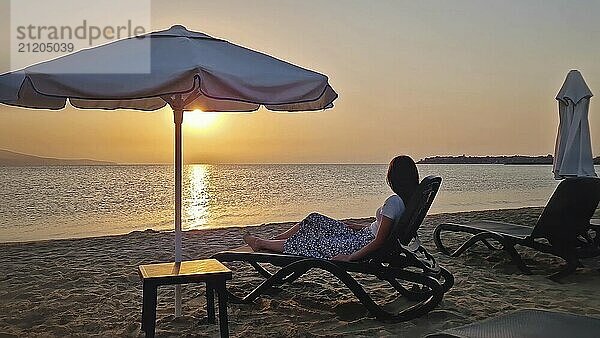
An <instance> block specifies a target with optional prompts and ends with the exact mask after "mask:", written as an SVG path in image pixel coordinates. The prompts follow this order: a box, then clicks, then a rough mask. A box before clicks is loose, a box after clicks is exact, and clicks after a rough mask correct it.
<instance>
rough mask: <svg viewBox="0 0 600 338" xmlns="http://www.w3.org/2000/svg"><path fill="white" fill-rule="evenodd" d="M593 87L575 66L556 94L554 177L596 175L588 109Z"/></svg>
mask: <svg viewBox="0 0 600 338" xmlns="http://www.w3.org/2000/svg"><path fill="white" fill-rule="evenodd" d="M593 95H594V94H592V91H591V90H590V88H589V87H588V86H587V84H586V83H585V80H584V79H583V76H581V73H580V72H579V71H577V70H571V71H570V72H569V74H567V78H566V79H565V82H564V83H563V85H562V88H561V89H560V91H559V92H558V94H557V95H556V100H558V113H559V117H560V124H559V126H558V135H557V137H556V146H555V148H554V165H553V170H552V171H553V172H554V178H556V179H563V178H567V177H578V176H596V172H595V171H594V161H593V157H592V142H591V139H590V124H589V121H588V109H589V106H590V98H591V97H592V96H593Z"/></svg>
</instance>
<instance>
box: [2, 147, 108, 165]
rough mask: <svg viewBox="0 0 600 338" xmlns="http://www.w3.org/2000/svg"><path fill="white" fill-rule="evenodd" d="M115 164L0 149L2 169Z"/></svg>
mask: <svg viewBox="0 0 600 338" xmlns="http://www.w3.org/2000/svg"><path fill="white" fill-rule="evenodd" d="M111 164H116V163H115V162H108V161H96V160H88V159H61V158H52V157H40V156H34V155H27V154H21V153H15V152H12V151H8V150H3V149H0V167H24V166H53V165H111Z"/></svg>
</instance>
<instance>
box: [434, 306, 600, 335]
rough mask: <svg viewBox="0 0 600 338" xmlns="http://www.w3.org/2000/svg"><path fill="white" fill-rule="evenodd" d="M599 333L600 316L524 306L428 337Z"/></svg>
mask: <svg viewBox="0 0 600 338" xmlns="http://www.w3.org/2000/svg"><path fill="white" fill-rule="evenodd" d="M599 335H600V319H599V318H593V317H587V316H581V315H575V314H570V313H561V312H552V311H546V310H537V309H524V310H518V311H515V312H511V313H509V314H505V315H501V316H497V317H493V318H489V319H485V320H482V321H479V322H475V323H473V324H468V325H465V326H460V327H456V328H453V329H449V330H446V331H442V332H440V333H435V334H431V335H428V336H427V338H565V337H577V338H596V337H598V336H599Z"/></svg>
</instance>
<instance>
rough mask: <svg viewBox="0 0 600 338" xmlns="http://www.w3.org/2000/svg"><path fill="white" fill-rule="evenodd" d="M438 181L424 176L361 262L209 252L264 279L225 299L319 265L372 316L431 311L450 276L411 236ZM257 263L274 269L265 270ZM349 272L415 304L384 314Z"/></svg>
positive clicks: (254, 294) (260, 290)
mask: <svg viewBox="0 0 600 338" xmlns="http://www.w3.org/2000/svg"><path fill="white" fill-rule="evenodd" d="M441 181H442V179H441V178H440V177H434V176H428V177H426V178H424V179H423V181H421V183H420V184H419V186H418V188H417V191H416V192H415V194H414V196H413V197H412V199H411V200H410V201H409V203H408V204H407V208H406V211H405V212H404V214H403V216H402V217H401V218H400V219H399V220H398V221H397V222H395V224H394V227H393V228H392V232H391V234H390V237H389V239H388V241H387V242H386V243H385V244H384V246H383V247H382V248H381V249H379V250H378V251H377V252H375V253H374V254H372V255H370V256H369V257H367V258H365V259H364V260H361V261H357V262H337V261H331V260H326V259H317V258H311V257H305V256H296V255H288V254H280V253H269V252H253V251H252V249H250V248H249V247H247V246H245V247H242V248H238V249H235V250H231V251H223V252H220V253H218V254H216V255H214V256H213V257H214V258H216V259H218V260H219V261H221V262H234V261H242V262H247V263H250V264H251V265H252V266H253V267H254V268H255V269H256V271H258V273H260V274H261V275H262V276H263V277H265V278H266V280H265V281H263V282H262V283H261V284H260V285H258V287H256V288H255V289H254V290H253V291H251V292H250V293H249V294H247V295H246V296H245V297H238V296H235V295H233V294H230V295H229V296H230V297H231V298H230V300H231V301H232V302H238V303H246V302H252V301H254V300H255V299H256V298H258V297H259V296H260V295H261V294H262V293H264V292H265V291H266V290H267V289H268V288H270V287H272V286H275V285H282V284H285V283H292V282H293V281H294V280H296V279H298V278H299V277H301V276H302V275H303V274H305V273H306V272H307V271H309V270H311V269H320V270H324V271H327V272H329V273H331V274H332V275H334V276H335V277H337V278H338V279H339V280H340V281H341V282H342V283H344V284H345V285H346V286H347V287H348V288H349V289H350V290H351V291H352V293H354V295H355V296H356V298H358V300H360V302H361V303H362V304H363V305H364V306H365V307H366V308H367V310H368V311H369V313H370V314H371V315H373V316H375V317H376V318H377V319H380V320H386V321H388V320H389V321H405V320H410V319H413V318H416V317H419V316H422V315H423V314H425V313H427V312H429V311H431V310H432V309H433V308H434V307H436V306H437V305H438V304H439V302H440V301H441V300H442V297H443V295H444V293H445V292H446V291H448V290H449V289H450V288H451V287H452V285H453V283H454V278H453V277H452V275H451V274H450V273H449V272H448V271H447V270H445V269H444V268H442V267H440V266H439V265H438V264H437V262H436V261H435V259H434V258H433V256H431V255H430V254H429V253H428V252H427V251H426V250H425V248H423V247H422V246H421V245H420V243H419V241H418V236H417V230H418V229H419V227H420V225H421V223H422V222H423V219H424V218H425V216H426V214H427V211H428V210H429V207H430V206H431V204H432V203H433V200H434V198H435V195H436V193H437V191H438V189H439V187H440V184H441ZM262 263H268V264H271V265H274V266H277V267H280V269H279V270H278V271H277V272H276V273H271V272H269V271H268V270H267V269H266V268H265V267H263V266H262V265H261V264H262ZM349 272H354V273H363V274H369V275H374V276H376V277H377V278H379V279H380V280H383V281H387V282H388V283H389V284H390V285H391V286H392V287H393V288H394V289H395V290H397V292H399V293H400V294H401V295H402V296H405V297H406V298H407V299H409V300H413V301H415V302H416V303H415V304H414V305H412V306H410V307H408V308H407V309H404V310H403V311H401V312H399V313H390V312H388V311H386V310H384V309H383V308H382V307H380V306H379V305H378V304H377V303H375V302H374V301H373V299H372V298H371V297H370V296H369V295H368V294H367V293H366V292H365V290H364V289H363V287H362V286H361V285H360V284H359V283H358V282H357V281H356V280H355V279H354V278H353V277H352V276H351V275H350V274H349ZM407 284H408V285H407Z"/></svg>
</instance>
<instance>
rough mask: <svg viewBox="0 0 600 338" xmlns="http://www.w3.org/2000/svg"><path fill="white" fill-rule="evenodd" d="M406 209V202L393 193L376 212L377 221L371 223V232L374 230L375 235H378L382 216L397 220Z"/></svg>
mask: <svg viewBox="0 0 600 338" xmlns="http://www.w3.org/2000/svg"><path fill="white" fill-rule="evenodd" d="M405 209H406V207H405V206H404V202H403V201H402V198H400V196H398V195H392V196H390V197H388V198H387V199H386V200H385V203H383V205H382V206H381V207H379V208H378V209H377V212H375V222H373V223H371V225H370V226H369V227H370V228H371V232H373V235H375V236H377V231H378V230H379V225H380V224H381V219H382V216H385V217H387V218H390V219H392V220H397V219H398V218H400V216H402V214H403V213H404V210H405Z"/></svg>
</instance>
